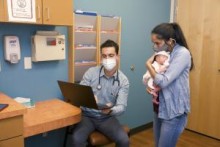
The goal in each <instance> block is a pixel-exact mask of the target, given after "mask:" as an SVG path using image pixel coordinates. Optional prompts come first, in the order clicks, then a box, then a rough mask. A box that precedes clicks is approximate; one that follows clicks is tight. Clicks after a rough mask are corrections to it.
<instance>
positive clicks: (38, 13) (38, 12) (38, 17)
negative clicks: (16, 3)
mask: <svg viewBox="0 0 220 147" xmlns="http://www.w3.org/2000/svg"><path fill="white" fill-rule="evenodd" d="M40 18H41V16H40V6H37V19H38V20H39V19H40Z"/></svg>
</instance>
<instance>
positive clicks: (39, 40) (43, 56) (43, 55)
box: [32, 31, 66, 62]
mask: <svg viewBox="0 0 220 147" xmlns="http://www.w3.org/2000/svg"><path fill="white" fill-rule="evenodd" d="M65 51H66V49H65V35H61V34H59V32H56V31H37V33H36V35H34V36H32V61H33V62H38V61H51V60H64V59H65V58H66V53H65Z"/></svg>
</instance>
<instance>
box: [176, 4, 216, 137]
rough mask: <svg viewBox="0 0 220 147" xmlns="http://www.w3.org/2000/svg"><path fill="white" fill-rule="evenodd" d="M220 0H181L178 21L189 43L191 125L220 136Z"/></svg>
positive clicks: (200, 130) (204, 132)
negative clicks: (193, 65)
mask: <svg viewBox="0 0 220 147" xmlns="http://www.w3.org/2000/svg"><path fill="white" fill-rule="evenodd" d="M219 7H220V1H219V0H212V1H210V0H193V1H192V0H178V6H177V8H178V9H177V10H178V11H177V22H178V23H179V24H180V25H181V27H182V28H183V31H184V33H185V35H186V39H187V41H188V43H189V46H190V49H191V52H192V55H193V59H194V63H195V68H194V70H193V71H192V72H191V74H190V87H191V114H190V115H189V122H188V126H187V128H188V129H190V130H193V131H196V132H200V133H202V134H205V135H208V136H211V137H214V138H217V139H220V125H219V124H220V117H219V112H220V106H219V104H220V92H219V88H220V42H219V40H220V36H219V34H220V27H219V26H220V19H219V18H220V9H219Z"/></svg>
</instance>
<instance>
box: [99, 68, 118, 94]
mask: <svg viewBox="0 0 220 147" xmlns="http://www.w3.org/2000/svg"><path fill="white" fill-rule="evenodd" d="M103 67H104V66H101V68H100V70H99V83H98V85H97V89H98V90H101V89H102V85H101V77H100V75H101V72H102V69H103ZM115 82H118V86H119V85H120V81H119V78H118V70H117V76H116V78H115V77H114V80H113V82H112V86H114V84H115Z"/></svg>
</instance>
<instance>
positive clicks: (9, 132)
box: [0, 115, 24, 147]
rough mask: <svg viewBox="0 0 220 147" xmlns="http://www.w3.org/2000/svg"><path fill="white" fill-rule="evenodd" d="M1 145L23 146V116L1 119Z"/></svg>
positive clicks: (10, 146) (3, 146)
mask: <svg viewBox="0 0 220 147" xmlns="http://www.w3.org/2000/svg"><path fill="white" fill-rule="evenodd" d="M0 130H1V131H0V147H12V146H16V147H23V146H24V139H23V116H22V115H20V116H15V117H10V118H5V119H1V120H0Z"/></svg>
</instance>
